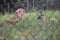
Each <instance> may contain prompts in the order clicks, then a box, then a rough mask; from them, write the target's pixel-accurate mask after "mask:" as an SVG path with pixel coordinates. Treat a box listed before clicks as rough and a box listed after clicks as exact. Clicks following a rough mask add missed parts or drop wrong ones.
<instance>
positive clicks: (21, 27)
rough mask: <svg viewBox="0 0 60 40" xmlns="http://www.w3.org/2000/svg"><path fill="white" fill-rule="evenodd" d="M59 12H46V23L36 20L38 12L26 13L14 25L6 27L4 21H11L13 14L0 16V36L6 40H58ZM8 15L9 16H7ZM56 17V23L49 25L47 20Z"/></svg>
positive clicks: (59, 35)
mask: <svg viewBox="0 0 60 40" xmlns="http://www.w3.org/2000/svg"><path fill="white" fill-rule="evenodd" d="M59 14H60V11H59V10H57V11H54V10H46V11H45V17H46V19H47V20H48V23H43V22H42V21H41V20H38V19H37V17H38V15H39V13H38V11H35V12H28V13H26V14H25V15H24V17H23V18H20V19H19V21H18V23H16V25H11V24H9V25H8V27H6V25H5V23H4V22H3V21H4V19H13V14H5V15H4V16H3V15H0V22H2V23H1V26H0V31H2V30H3V31H2V32H1V33H3V34H2V35H1V36H3V38H5V39H6V40H25V39H26V40H40V39H41V40H60V32H59V31H60V15H59ZM8 15H9V16H8ZM51 17H56V18H57V19H58V22H57V23H51V22H50V21H49V19H50V18H51Z"/></svg>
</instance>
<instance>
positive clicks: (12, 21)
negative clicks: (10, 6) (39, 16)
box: [5, 8, 25, 26]
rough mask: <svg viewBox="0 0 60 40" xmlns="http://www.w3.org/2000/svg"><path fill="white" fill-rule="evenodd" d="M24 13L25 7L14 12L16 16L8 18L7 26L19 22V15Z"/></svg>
mask: <svg viewBox="0 0 60 40" xmlns="http://www.w3.org/2000/svg"><path fill="white" fill-rule="evenodd" d="M24 13H25V9H23V8H19V9H17V10H16V11H15V13H14V17H13V18H14V20H11V19H8V20H6V21H5V22H6V26H7V24H12V25H14V24H16V23H17V22H18V19H19V17H21V16H22V15H23V14H24Z"/></svg>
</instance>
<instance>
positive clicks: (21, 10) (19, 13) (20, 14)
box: [14, 8, 25, 19]
mask: <svg viewBox="0 0 60 40" xmlns="http://www.w3.org/2000/svg"><path fill="white" fill-rule="evenodd" d="M24 13H25V9H23V8H19V9H17V10H16V11H15V13H14V19H17V18H18V19H19V17H22V16H23V14H24Z"/></svg>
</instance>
